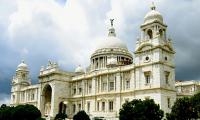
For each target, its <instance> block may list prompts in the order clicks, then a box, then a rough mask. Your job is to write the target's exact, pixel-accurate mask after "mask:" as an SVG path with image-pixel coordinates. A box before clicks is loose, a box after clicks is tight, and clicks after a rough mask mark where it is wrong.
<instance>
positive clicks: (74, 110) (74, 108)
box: [73, 104, 76, 113]
mask: <svg viewBox="0 0 200 120" xmlns="http://www.w3.org/2000/svg"><path fill="white" fill-rule="evenodd" d="M75 112H76V105H75V104H73V113H75Z"/></svg>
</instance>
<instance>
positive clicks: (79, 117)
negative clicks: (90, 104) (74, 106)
mask: <svg viewBox="0 0 200 120" xmlns="http://www.w3.org/2000/svg"><path fill="white" fill-rule="evenodd" d="M73 120H90V117H89V116H88V115H87V113H86V112H85V111H84V110H82V111H79V112H78V113H77V114H76V115H74V117H73Z"/></svg>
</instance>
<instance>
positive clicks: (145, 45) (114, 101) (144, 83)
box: [11, 5, 179, 120]
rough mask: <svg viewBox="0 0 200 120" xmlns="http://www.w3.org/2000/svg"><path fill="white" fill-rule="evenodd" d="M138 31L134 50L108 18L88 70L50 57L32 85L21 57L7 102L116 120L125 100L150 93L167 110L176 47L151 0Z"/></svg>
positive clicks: (45, 113)
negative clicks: (107, 26) (105, 33)
mask: <svg viewBox="0 0 200 120" xmlns="http://www.w3.org/2000/svg"><path fill="white" fill-rule="evenodd" d="M140 31H141V36H140V38H138V39H137V42H136V47H135V52H134V53H133V54H132V53H131V52H130V51H129V50H128V48H127V46H126V44H125V43H124V42H123V41H122V40H120V39H119V38H117V35H116V32H115V29H114V27H113V20H111V27H110V29H109V31H108V36H107V42H106V43H102V44H101V45H98V48H97V49H96V50H95V51H94V53H93V54H92V55H91V58H90V61H91V63H90V65H89V67H88V68H87V70H84V69H83V68H82V67H81V66H79V67H77V68H76V70H75V72H67V71H63V70H61V69H60V68H59V66H58V64H57V63H53V62H49V63H48V66H47V67H41V70H40V74H39V77H38V78H39V82H38V84H36V85H32V84H31V82H30V78H29V70H28V66H27V65H26V64H25V63H24V62H22V63H21V64H19V65H18V67H17V70H16V75H15V76H14V77H13V80H12V89H11V105H18V104H33V105H35V106H37V107H38V108H39V109H40V110H41V112H42V115H43V116H45V117H49V118H53V117H55V115H56V114H57V113H58V112H59V111H60V112H61V111H62V112H66V113H67V114H68V117H69V118H72V117H73V115H74V114H75V113H77V112H78V111H79V110H85V111H86V112H87V113H88V114H89V115H90V117H91V118H97V117H101V118H102V119H103V118H104V119H106V120H115V119H116V120H117V119H118V116H119V109H120V108H121V107H122V104H123V103H124V102H125V101H127V100H132V99H146V98H150V99H154V100H155V102H156V103H158V104H159V105H160V108H161V109H162V110H164V111H165V112H170V108H171V106H172V105H173V103H174V101H175V100H176V97H177V92H176V89H175V65H174V54H175V51H174V48H173V46H172V42H171V39H168V38H167V37H166V36H167V35H166V34H167V25H166V24H165V23H164V21H163V17H162V15H161V14H160V13H159V12H158V11H157V10H156V7H155V6H154V5H152V6H151V10H150V11H149V12H148V13H147V14H146V15H145V17H144V23H143V24H142V25H141V26H140ZM177 89H178V90H179V88H178V87H177Z"/></svg>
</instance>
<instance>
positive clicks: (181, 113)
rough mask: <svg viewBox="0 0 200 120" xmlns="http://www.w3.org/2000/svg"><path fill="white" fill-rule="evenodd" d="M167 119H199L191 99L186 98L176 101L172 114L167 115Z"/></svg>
mask: <svg viewBox="0 0 200 120" xmlns="http://www.w3.org/2000/svg"><path fill="white" fill-rule="evenodd" d="M166 118H167V119H168V120H191V119H196V118H197V113H196V111H195V109H194V107H193V106H192V102H191V100H190V98H188V97H184V98H180V99H177V100H176V102H175V103H174V105H173V106H172V110H171V113H168V114H166Z"/></svg>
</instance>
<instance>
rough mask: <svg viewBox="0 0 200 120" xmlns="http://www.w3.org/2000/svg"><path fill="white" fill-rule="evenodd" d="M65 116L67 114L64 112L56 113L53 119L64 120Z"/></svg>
mask: <svg viewBox="0 0 200 120" xmlns="http://www.w3.org/2000/svg"><path fill="white" fill-rule="evenodd" d="M65 118H67V114H65V113H58V114H57V115H56V117H55V120H64V119H65Z"/></svg>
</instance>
